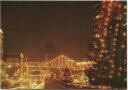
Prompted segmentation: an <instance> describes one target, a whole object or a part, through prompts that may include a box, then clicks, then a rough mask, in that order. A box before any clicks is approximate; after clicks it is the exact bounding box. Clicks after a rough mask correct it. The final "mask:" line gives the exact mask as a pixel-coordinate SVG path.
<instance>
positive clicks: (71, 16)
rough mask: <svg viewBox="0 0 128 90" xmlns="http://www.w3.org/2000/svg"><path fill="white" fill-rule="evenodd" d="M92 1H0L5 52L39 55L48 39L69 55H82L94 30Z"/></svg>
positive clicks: (87, 50) (42, 52)
mask: <svg viewBox="0 0 128 90" xmlns="http://www.w3.org/2000/svg"><path fill="white" fill-rule="evenodd" d="M92 7H93V5H92V2H87V1H86V2H78V1H77V2H35V1H34V2H23V1H22V2H2V17H1V18H2V29H3V31H4V37H5V38H4V48H5V53H8V52H10V50H16V51H21V50H22V52H23V53H24V54H25V55H26V56H27V57H28V58H29V59H41V58H42V57H43V54H44V53H45V47H46V43H47V42H52V43H53V44H54V46H55V47H56V48H58V49H59V51H60V52H61V53H63V54H65V55H67V56H69V57H74V58H84V57H85V56H86V54H87V53H88V52H89V47H90V43H91V37H92V30H93V27H92V25H93V16H94V10H93V8H92Z"/></svg>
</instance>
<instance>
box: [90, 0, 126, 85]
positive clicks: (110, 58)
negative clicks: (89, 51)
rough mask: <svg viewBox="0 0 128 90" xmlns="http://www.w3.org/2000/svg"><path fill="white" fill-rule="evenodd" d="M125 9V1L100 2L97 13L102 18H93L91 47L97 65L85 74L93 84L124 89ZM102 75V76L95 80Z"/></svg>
mask: <svg viewBox="0 0 128 90" xmlns="http://www.w3.org/2000/svg"><path fill="white" fill-rule="evenodd" d="M126 7H127V6H126V2H117V1H113V2H111V1H104V2H103V3H102V7H101V9H100V10H101V11H100V12H99V13H98V14H97V15H99V16H102V17H100V18H99V17H98V16H96V18H95V19H94V22H95V23H94V32H95V34H94V36H95V35H96V37H94V42H95V43H93V45H94V51H95V54H96V56H95V57H94V59H95V61H96V62H97V64H96V65H94V68H97V69H91V70H89V71H88V76H89V77H90V82H91V83H93V84H99V85H100V84H106V85H111V86H112V87H126V25H124V23H125V24H126V14H125V13H126ZM99 26H100V27H99ZM96 30H97V31H96ZM105 50H107V53H106V52H105ZM92 72H93V73H94V74H92ZM102 74H103V75H104V76H101V77H99V75H102Z"/></svg>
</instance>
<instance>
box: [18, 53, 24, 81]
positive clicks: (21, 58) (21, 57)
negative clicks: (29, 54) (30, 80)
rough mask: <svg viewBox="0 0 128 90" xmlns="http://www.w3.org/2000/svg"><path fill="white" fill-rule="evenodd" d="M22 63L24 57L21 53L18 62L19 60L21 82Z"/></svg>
mask: <svg viewBox="0 0 128 90" xmlns="http://www.w3.org/2000/svg"><path fill="white" fill-rule="evenodd" d="M23 61H24V56H23V54H22V53H20V60H19V68H20V78H21V81H23V73H24V72H23V64H24V63H23Z"/></svg>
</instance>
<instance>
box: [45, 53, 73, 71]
mask: <svg viewBox="0 0 128 90" xmlns="http://www.w3.org/2000/svg"><path fill="white" fill-rule="evenodd" d="M44 67H46V68H47V69H65V68H69V69H72V70H73V69H74V68H75V60H72V59H70V58H68V57H66V56H64V55H60V56H58V57H56V58H54V59H52V60H51V61H49V62H45V63H44Z"/></svg>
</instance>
